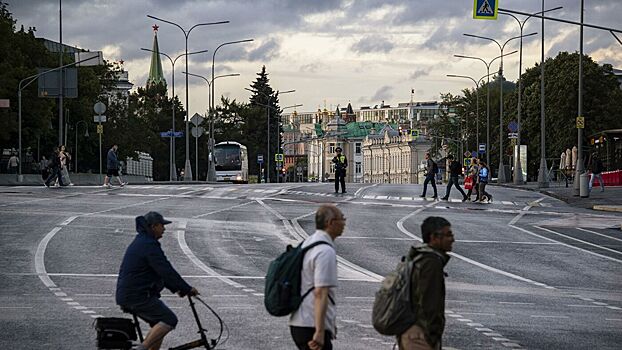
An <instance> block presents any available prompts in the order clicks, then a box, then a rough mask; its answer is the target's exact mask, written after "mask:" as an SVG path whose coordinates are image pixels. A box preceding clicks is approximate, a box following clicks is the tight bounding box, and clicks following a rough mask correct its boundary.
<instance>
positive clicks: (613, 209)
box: [592, 205, 622, 213]
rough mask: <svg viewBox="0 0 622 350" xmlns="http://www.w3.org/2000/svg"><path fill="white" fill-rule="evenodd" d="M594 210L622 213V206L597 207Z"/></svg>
mask: <svg viewBox="0 0 622 350" xmlns="http://www.w3.org/2000/svg"><path fill="white" fill-rule="evenodd" d="M592 209H594V210H600V211H611V212H618V213H622V205H595V206H593V207H592Z"/></svg>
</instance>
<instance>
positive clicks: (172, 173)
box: [140, 47, 208, 181]
mask: <svg viewBox="0 0 622 350" xmlns="http://www.w3.org/2000/svg"><path fill="white" fill-rule="evenodd" d="M140 49H141V50H143V51H148V52H152V53H153V52H155V51H153V50H149V49H145V48H143V47H141V48H140ZM207 51H208V50H201V51H194V52H188V54H187V55H188V56H190V55H196V54H199V53H206V52H207ZM158 53H159V54H160V55H162V56H164V57H166V58H168V60H169V61H170V62H171V100H172V106H173V107H172V109H173V128H172V129H171V140H170V146H169V181H173V180H176V179H177V166H176V165H175V135H174V133H175V63H177V60H178V59H179V58H180V57H184V56H186V54H185V53H182V54H180V55H178V56H177V57H175V58H174V59H173V58H171V56H169V55H167V54H165V53H164V52H158Z"/></svg>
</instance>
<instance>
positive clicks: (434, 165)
mask: <svg viewBox="0 0 622 350" xmlns="http://www.w3.org/2000/svg"><path fill="white" fill-rule="evenodd" d="M432 173H433V174H438V164H436V162H435V161H432Z"/></svg>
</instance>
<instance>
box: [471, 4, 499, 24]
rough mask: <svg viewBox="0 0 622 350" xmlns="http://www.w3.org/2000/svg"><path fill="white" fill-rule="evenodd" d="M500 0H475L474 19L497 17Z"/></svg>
mask: <svg viewBox="0 0 622 350" xmlns="http://www.w3.org/2000/svg"><path fill="white" fill-rule="evenodd" d="M498 12H499V0H473V18H474V19H497V13H498Z"/></svg>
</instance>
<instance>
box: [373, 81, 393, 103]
mask: <svg viewBox="0 0 622 350" xmlns="http://www.w3.org/2000/svg"><path fill="white" fill-rule="evenodd" d="M392 90H393V88H392V87H391V86H388V85H385V86H383V87H381V88H380V89H378V90H377V91H376V93H375V94H374V96H372V97H371V100H372V101H388V100H390V99H391V98H392V97H393V93H392V92H391V91H392Z"/></svg>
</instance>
